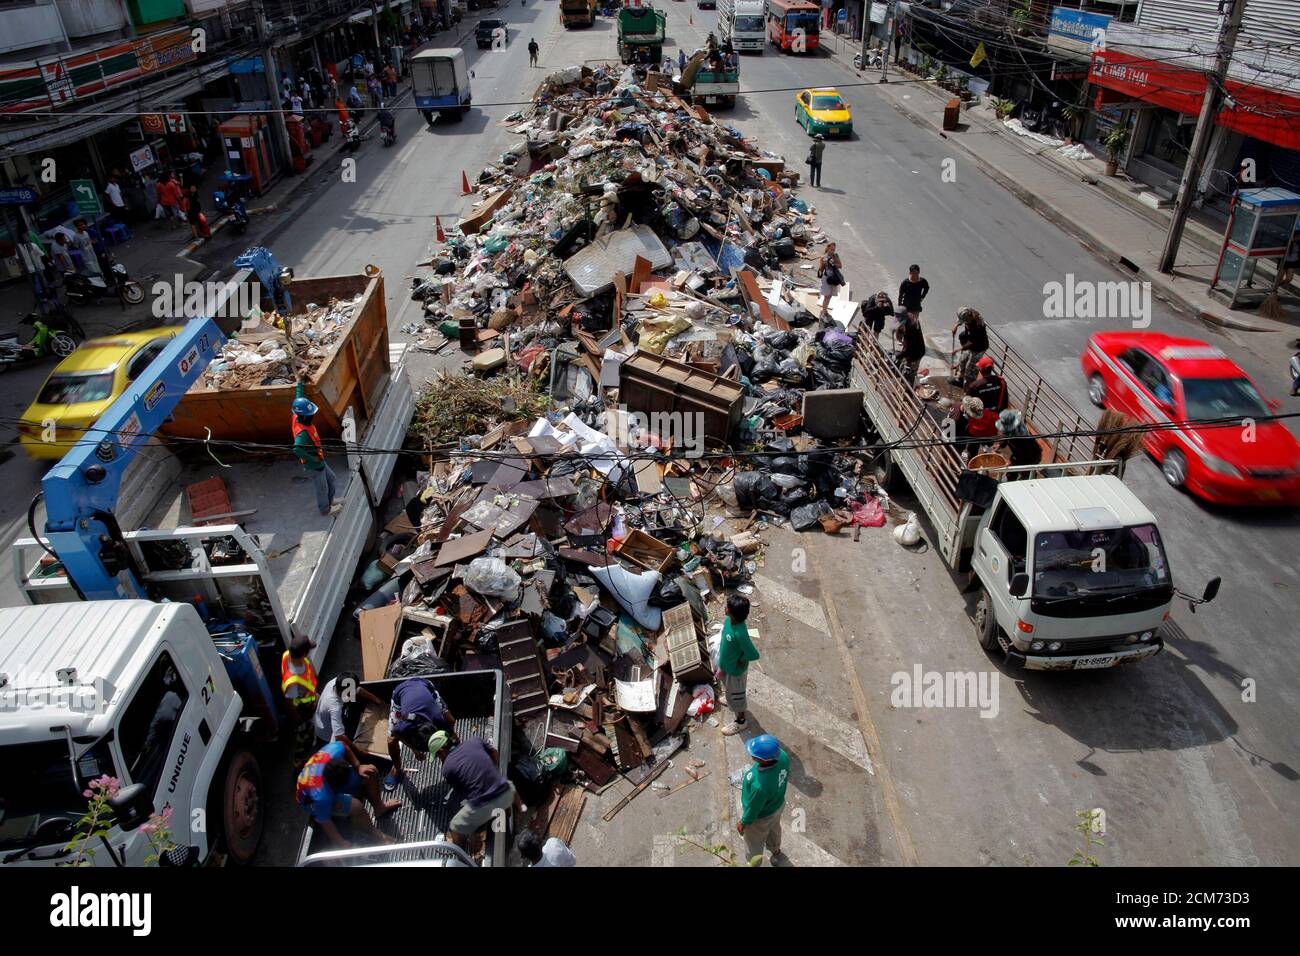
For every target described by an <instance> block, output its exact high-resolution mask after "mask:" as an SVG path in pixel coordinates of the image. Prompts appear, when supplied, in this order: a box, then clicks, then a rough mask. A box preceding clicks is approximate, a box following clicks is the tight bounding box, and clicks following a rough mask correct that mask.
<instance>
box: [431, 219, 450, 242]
mask: <svg viewBox="0 0 1300 956" xmlns="http://www.w3.org/2000/svg"><path fill="white" fill-rule="evenodd" d="M433 229H434V232H433V235H434V238H435V239H437V240H438V241H439V242H446V241H447V234H446V233H445V232H443V231H442V217H441V216H434V217H433Z"/></svg>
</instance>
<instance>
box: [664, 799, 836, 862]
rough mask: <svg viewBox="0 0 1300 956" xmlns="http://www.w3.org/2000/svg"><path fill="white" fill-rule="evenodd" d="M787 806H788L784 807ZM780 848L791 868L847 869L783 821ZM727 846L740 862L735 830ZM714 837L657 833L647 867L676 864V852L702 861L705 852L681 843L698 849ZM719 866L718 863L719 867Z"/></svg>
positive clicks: (739, 840)
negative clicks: (689, 841)
mask: <svg viewBox="0 0 1300 956" xmlns="http://www.w3.org/2000/svg"><path fill="white" fill-rule="evenodd" d="M787 806H789V805H788V804H787ZM781 824H782V826H781V849H782V850H784V851H785V855H786V856H788V857H789V858H790V859H791V861H793V862H794V864H795V866H848V864H847V863H845V862H844V861H843V860H841V859H840V858H839V857H837V856H835V854H833V853H829V852H827V851H826V850H823V849H822V848H821V847H819V846H818V845H817V844H816V843H814V842H813V841H812V840H810V839H808V837H806V836H805V835H804V834H802V833H795V832H793V831H792V830H791V829H790V826H789V823H788V821H786V820H782V821H781ZM728 836H729V840H728V843H729V845H730V846H731V849H732V850H733V851H734V852H735V855H736V859H737V860H740V859H741V857H742V856H743V855H744V852H745V841H744V837H742V836H741V835H740V834H739V833H736V832H735V828H734V827H732V828H729V829H728ZM716 839H717V838H716V837H710V836H709V835H708V834H704V833H684V834H681V835H680V836H679V835H678V834H676V833H657V834H655V837H654V840H653V842H652V844H651V847H650V865H651V866H658V867H665V866H676V865H677V853H678V851H679V850H680V851H682V852H684V853H690V854H694V855H696V856H698V857H699V859H700V861H701V862H703V861H705V860H707V859H708V857H709V855H710V854H709V853H708V852H706V851H704V850H699V849H696V848H695V847H692V846H687V845H686V844H685V842H683V841H685V840H692V841H694V842H695V843H698V844H700V846H713V845H714V844H713V841H714V840H716ZM720 865H721V864H720Z"/></svg>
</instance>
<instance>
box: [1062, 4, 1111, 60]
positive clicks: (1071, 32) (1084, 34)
mask: <svg viewBox="0 0 1300 956" xmlns="http://www.w3.org/2000/svg"><path fill="white" fill-rule="evenodd" d="M1110 21H1111V17H1109V16H1107V15H1106V14H1104V13H1089V12H1088V11H1086V10H1072V9H1070V8H1069V7H1052V19H1051V21H1050V23H1049V24H1048V28H1047V34H1048V35H1047V42H1048V43H1049V44H1051V45H1052V46H1059V47H1064V48H1065V49H1068V50H1079V51H1083V52H1087V51H1089V50H1091V49H1093V48H1094V47H1103V48H1104V47H1105V45H1106V30H1107V28H1108V27H1109V26H1110Z"/></svg>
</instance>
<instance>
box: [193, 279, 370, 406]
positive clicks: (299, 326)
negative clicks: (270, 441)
mask: <svg viewBox="0 0 1300 956" xmlns="http://www.w3.org/2000/svg"><path fill="white" fill-rule="evenodd" d="M360 304H361V296H360V295H358V296H357V297H356V298H355V299H350V300H348V301H346V302H341V301H339V300H337V299H331V300H330V301H329V304H328V305H325V306H320V305H317V304H315V303H309V304H308V305H307V307H306V309H305V310H304V311H303V312H300V313H295V314H293V315H291V316H289V329H288V333H286V331H285V317H284V316H282V315H280V313H278V312H269V313H263V312H262V311H261V310H260V309H257V308H255V309H254V310H253V311H252V313H251V314H250V315H249V317H248V318H246V319H245V320H244V321H243V323H242V325H241V326H240V328H239V331H238V332H236V333H235V334H234V335H232V336H231V337H230V338H229V339H227V340H226V344H225V345H224V346H222V348H221V352H220V354H219V355H218V356H217V357H216V358H215V359H214V360H213V361H212V363H211V364H210V365H208V367H207V368H206V369H205V370H204V372H203V375H202V376H201V377H200V378H199V382H198V384H199V386H200V387H202V388H208V389H214V390H226V389H248V388H262V387H266V386H270V385H292V384H293V382H294V370H295V368H296V369H298V370H299V371H301V372H303V373H304V374H306V375H308V376H311V375H315V373H316V372H317V371H318V370H319V369H320V367H321V365H323V364H324V363H325V360H326V359H327V358H328V357H329V355H330V354H331V353H332V352H333V351H334V346H335V345H337V344H338V342H339V340H340V339H341V338H343V336H344V335H345V334H346V333H347V330H348V328H349V327H350V326H351V324H352V318H353V316H354V314H355V313H356V310H357V309H358V308H359V307H360Z"/></svg>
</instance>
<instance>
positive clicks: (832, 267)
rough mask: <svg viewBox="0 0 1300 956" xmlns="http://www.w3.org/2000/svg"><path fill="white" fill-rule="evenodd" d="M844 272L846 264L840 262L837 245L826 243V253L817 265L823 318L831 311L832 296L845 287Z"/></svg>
mask: <svg viewBox="0 0 1300 956" xmlns="http://www.w3.org/2000/svg"><path fill="white" fill-rule="evenodd" d="M843 270H844V263H843V262H841V261H840V255H839V253H838V252H836V251H835V243H833V242H828V243H826V252H825V253H824V254H823V255H822V258H821V262H819V263H818V264H817V278H819V279H821V295H822V311H821V314H822V317H823V318H825V317H826V315H827V313H828V312H829V311H830V305H831V296H833V295H835V290H837V289H838V288H839V287H840V286H842V285H844V271H843Z"/></svg>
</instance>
